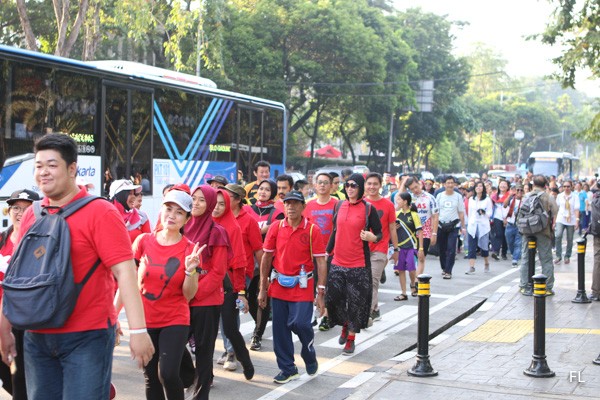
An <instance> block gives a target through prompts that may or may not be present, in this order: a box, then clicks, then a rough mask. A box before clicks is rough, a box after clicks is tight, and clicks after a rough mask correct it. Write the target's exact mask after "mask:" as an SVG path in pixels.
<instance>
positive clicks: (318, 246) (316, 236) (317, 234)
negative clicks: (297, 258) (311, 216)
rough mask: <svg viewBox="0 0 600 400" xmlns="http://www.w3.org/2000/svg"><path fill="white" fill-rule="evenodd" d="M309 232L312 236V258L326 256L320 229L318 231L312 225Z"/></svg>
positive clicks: (317, 228)
mask: <svg viewBox="0 0 600 400" xmlns="http://www.w3.org/2000/svg"><path fill="white" fill-rule="evenodd" d="M309 229H310V228H309ZM311 230H312V234H311V238H310V240H311V241H312V256H313V257H320V256H326V255H327V252H326V251H325V243H323V235H321V229H319V227H318V226H317V225H316V224H312V229H311Z"/></svg>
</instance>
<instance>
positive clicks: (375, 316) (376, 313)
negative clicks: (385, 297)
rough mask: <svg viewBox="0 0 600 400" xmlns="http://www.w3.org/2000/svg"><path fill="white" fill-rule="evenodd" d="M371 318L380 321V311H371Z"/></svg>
mask: <svg viewBox="0 0 600 400" xmlns="http://www.w3.org/2000/svg"><path fill="white" fill-rule="evenodd" d="M371 318H373V321H381V313H380V312H379V310H373V311H371Z"/></svg>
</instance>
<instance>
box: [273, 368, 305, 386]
mask: <svg viewBox="0 0 600 400" xmlns="http://www.w3.org/2000/svg"><path fill="white" fill-rule="evenodd" d="M299 377H300V375H298V368H296V369H295V370H294V371H293V372H291V373H290V374H286V373H285V372H283V371H280V372H279V373H278V374H277V376H276V377H275V378H273V382H275V383H279V384H280V385H283V384H284V383H288V382H289V381H293V380H294V379H298V378H299Z"/></svg>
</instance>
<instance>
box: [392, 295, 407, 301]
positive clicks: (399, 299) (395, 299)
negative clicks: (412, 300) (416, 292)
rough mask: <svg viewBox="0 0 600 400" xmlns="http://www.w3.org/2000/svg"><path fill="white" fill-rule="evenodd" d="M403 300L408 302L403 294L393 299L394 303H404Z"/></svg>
mask: <svg viewBox="0 0 600 400" xmlns="http://www.w3.org/2000/svg"><path fill="white" fill-rule="evenodd" d="M404 300H408V296H407V295H405V294H401V295H400V296H396V297H394V301H404Z"/></svg>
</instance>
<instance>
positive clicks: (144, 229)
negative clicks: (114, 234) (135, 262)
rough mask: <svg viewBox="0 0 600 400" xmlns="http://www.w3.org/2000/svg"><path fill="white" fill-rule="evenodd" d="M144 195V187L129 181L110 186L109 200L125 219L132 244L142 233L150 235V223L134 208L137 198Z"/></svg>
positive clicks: (116, 182) (120, 180)
mask: <svg viewBox="0 0 600 400" xmlns="http://www.w3.org/2000/svg"><path fill="white" fill-rule="evenodd" d="M141 195H142V187H141V186H140V185H134V184H133V182H131V181H130V180H127V179H119V180H116V181H114V182H113V183H112V184H111V185H110V194H109V200H110V201H111V202H112V203H113V204H114V206H115V207H116V208H117V210H119V213H120V214H121V216H122V217H123V221H124V222H125V226H126V227H127V231H128V232H129V238H130V239H131V243H133V242H134V241H135V238H137V237H138V236H139V235H141V234H142V233H150V222H149V221H148V219H143V218H142V217H141V215H140V213H139V212H138V210H137V208H135V207H134V205H135V202H136V196H141Z"/></svg>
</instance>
